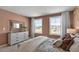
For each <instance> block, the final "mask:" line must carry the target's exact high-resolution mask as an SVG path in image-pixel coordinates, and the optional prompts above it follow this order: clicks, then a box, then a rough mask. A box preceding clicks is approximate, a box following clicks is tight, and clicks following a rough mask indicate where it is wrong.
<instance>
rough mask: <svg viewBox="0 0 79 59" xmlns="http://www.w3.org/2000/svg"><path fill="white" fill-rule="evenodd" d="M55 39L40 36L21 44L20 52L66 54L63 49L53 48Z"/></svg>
mask: <svg viewBox="0 0 79 59" xmlns="http://www.w3.org/2000/svg"><path fill="white" fill-rule="evenodd" d="M54 40H55V39H51V38H48V37H45V36H39V37H35V38H32V39H29V40H28V41H25V42H23V43H20V44H19V51H20V52H65V51H64V50H63V49H61V48H56V47H53V45H52V44H53V42H54Z"/></svg>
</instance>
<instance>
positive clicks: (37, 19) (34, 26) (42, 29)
mask: <svg viewBox="0 0 79 59" xmlns="http://www.w3.org/2000/svg"><path fill="white" fill-rule="evenodd" d="M35 20H41V21H42V24H41V25H42V30H41V31H42V32H41V33H36V31H35V29H36V28H35V24H34V28H35V29H34V33H35V34H42V33H43V19H42V18H37V19H34V23H35Z"/></svg>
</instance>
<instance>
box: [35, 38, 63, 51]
mask: <svg viewBox="0 0 79 59" xmlns="http://www.w3.org/2000/svg"><path fill="white" fill-rule="evenodd" d="M53 42H54V40H51V39H49V40H46V41H44V42H43V43H41V44H40V45H39V46H38V47H37V49H36V50H35V52H63V51H64V50H62V49H61V48H57V47H54V46H53Z"/></svg>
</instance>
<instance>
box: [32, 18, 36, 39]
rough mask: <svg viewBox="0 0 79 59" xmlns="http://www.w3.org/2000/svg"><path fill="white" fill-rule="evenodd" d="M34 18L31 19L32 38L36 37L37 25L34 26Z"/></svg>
mask: <svg viewBox="0 0 79 59" xmlns="http://www.w3.org/2000/svg"><path fill="white" fill-rule="evenodd" d="M34 20H35V19H34V18H32V19H31V37H32V38H33V37H34V34H35V33H34V31H35V24H34Z"/></svg>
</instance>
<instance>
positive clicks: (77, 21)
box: [70, 7, 79, 29]
mask: <svg viewBox="0 0 79 59" xmlns="http://www.w3.org/2000/svg"><path fill="white" fill-rule="evenodd" d="M70 16H71V27H72V28H76V29H79V7H75V9H74V10H73V11H71V12H70Z"/></svg>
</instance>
